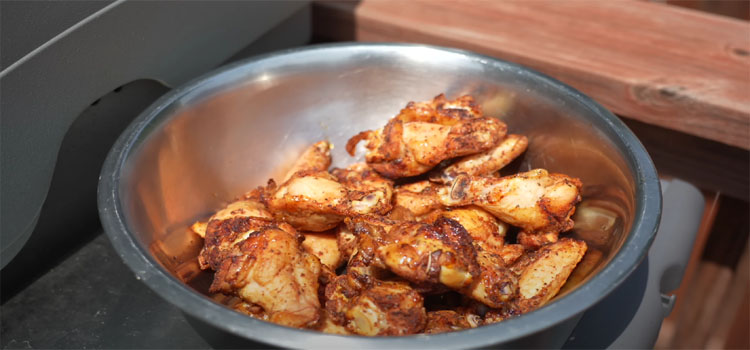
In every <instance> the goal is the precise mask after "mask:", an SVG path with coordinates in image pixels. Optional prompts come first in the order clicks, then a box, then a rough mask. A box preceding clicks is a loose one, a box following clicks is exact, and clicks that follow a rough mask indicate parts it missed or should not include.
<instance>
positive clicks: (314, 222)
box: [267, 164, 393, 232]
mask: <svg viewBox="0 0 750 350" xmlns="http://www.w3.org/2000/svg"><path fill="white" fill-rule="evenodd" d="M271 192H273V194H272V195H271V196H270V197H269V198H268V200H267V203H268V208H269V209H270V210H271V212H272V213H273V214H274V215H275V217H276V218H277V219H279V220H282V221H285V222H288V223H289V224H291V225H292V226H294V227H295V228H297V229H299V230H303V231H313V232H321V231H326V230H330V229H332V228H334V227H336V226H337V225H338V224H339V223H340V222H342V221H343V220H344V217H346V216H350V215H359V214H384V213H387V212H388V211H389V210H390V209H391V197H392V195H393V184H392V183H391V181H390V180H387V179H384V178H383V177H381V176H380V175H378V174H377V173H375V172H374V171H372V170H371V169H370V168H369V167H367V165H365V164H355V165H353V166H350V167H349V168H346V169H335V170H334V172H333V174H331V173H328V172H327V171H318V170H301V171H297V172H296V173H294V174H293V175H292V176H291V177H290V178H289V180H287V181H286V182H284V183H283V184H281V185H280V186H279V187H278V189H275V190H273V191H271Z"/></svg>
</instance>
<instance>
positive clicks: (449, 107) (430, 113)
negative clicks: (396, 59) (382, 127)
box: [395, 94, 482, 125]
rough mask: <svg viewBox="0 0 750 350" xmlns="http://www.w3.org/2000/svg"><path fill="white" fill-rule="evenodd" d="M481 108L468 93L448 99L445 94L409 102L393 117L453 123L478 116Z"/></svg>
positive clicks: (406, 119) (442, 123)
mask: <svg viewBox="0 0 750 350" xmlns="http://www.w3.org/2000/svg"><path fill="white" fill-rule="evenodd" d="M481 116H482V110H481V108H480V107H479V105H478V104H477V102H476V101H474V97H472V96H469V95H464V96H461V97H459V98H457V99H455V100H453V101H448V99H447V98H445V94H440V95H437V96H435V98H433V99H432V101H424V102H409V103H408V104H407V105H406V107H404V109H402V110H401V111H400V112H399V113H398V115H397V116H396V117H395V118H396V119H398V120H399V121H402V122H404V123H409V122H426V123H436V124H441V125H453V124H455V123H457V122H458V121H460V120H465V119H472V118H479V117H481Z"/></svg>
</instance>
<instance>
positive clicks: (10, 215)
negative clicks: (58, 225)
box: [0, 0, 310, 267]
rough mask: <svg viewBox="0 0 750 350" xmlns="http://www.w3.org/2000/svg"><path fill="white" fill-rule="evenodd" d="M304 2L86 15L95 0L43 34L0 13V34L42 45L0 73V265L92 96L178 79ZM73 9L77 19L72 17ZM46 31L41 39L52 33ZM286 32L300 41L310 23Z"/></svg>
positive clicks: (20, 241) (159, 6) (20, 239)
mask: <svg viewBox="0 0 750 350" xmlns="http://www.w3.org/2000/svg"><path fill="white" fill-rule="evenodd" d="M29 6H30V7H33V6H35V5H29ZM38 6H40V7H43V6H44V5H38ZM306 6H309V5H308V1H306V0H302V1H184V2H176V1H122V0H120V1H115V2H112V3H108V4H107V5H106V6H105V7H103V8H101V9H100V10H98V11H96V12H95V13H93V14H91V15H89V16H85V15H86V14H87V13H90V11H93V10H95V7H90V8H85V6H81V8H82V9H81V11H78V12H77V15H76V16H72V17H71V18H70V19H68V20H66V21H62V22H60V23H59V24H58V25H54V26H51V27H50V29H49V30H52V29H55V30H62V29H64V27H65V26H67V25H71V27H70V28H69V30H67V31H65V32H63V33H64V35H56V36H53V37H52V38H51V39H50V40H47V41H44V39H34V40H32V39H31V38H27V37H26V36H24V35H21V34H19V33H24V32H23V29H16V28H13V29H11V28H9V27H10V26H11V25H19V26H21V27H23V26H24V25H26V24H27V23H28V22H29V21H24V20H19V21H6V20H5V16H3V18H2V19H3V28H2V29H3V34H6V35H7V36H8V39H7V40H11V41H15V40H22V41H23V40H27V44H29V43H40V42H44V45H42V46H39V47H33V48H31V47H26V48H22V49H18V52H24V51H28V50H32V51H31V53H30V54H27V55H25V56H23V57H21V58H20V59H19V60H17V61H15V62H14V63H12V64H10V65H9V66H8V67H4V68H3V70H2V71H1V72H0V95H2V99H0V114H2V118H1V119H0V147H1V148H2V150H3V151H2V153H0V159H1V160H2V165H3V171H2V173H0V194H1V195H0V202H1V204H2V205H0V215H2V217H3V220H2V222H0V241H1V242H0V243H2V244H0V251H1V252H2V254H0V267H3V266H5V265H6V264H7V263H8V262H9V261H10V260H11V259H12V258H13V257H14V256H15V254H16V253H17V252H18V251H19V250H20V249H21V248H22V247H23V245H24V243H25V242H26V241H27V240H28V238H29V236H30V235H31V233H32V231H33V229H34V227H35V226H36V224H37V222H38V220H39V214H40V211H41V207H42V205H43V203H44V200H45V198H46V195H47V193H48V190H49V186H50V182H51V179H52V175H53V170H54V166H55V163H56V158H57V155H58V151H59V149H60V146H61V143H62V140H63V137H64V135H65V134H66V132H67V131H68V129H69V128H70V126H71V125H72V124H73V122H74V120H75V119H76V118H77V117H78V116H79V115H80V113H81V112H82V111H83V110H85V109H86V108H87V107H88V106H89V105H90V104H91V103H92V102H93V101H95V100H97V99H98V98H100V97H101V96H103V95H105V94H106V93H108V92H110V91H112V90H113V89H115V88H117V87H118V86H122V85H124V84H127V83H130V82H132V81H134V80H138V79H153V80H156V81H159V82H160V83H163V84H164V85H167V86H177V85H179V84H181V83H183V82H185V81H187V80H189V79H191V78H193V77H195V76H196V75H198V74H202V73H204V72H206V71H208V70H209V69H211V68H214V67H216V66H217V65H219V64H221V63H222V62H226V61H227V59H229V58H230V57H232V56H234V55H235V54H237V53H238V51H240V50H242V49H243V48H245V47H247V46H248V45H249V44H251V43H252V42H253V41H255V40H257V39H258V38H260V37H261V36H262V35H264V34H265V33H267V32H268V31H269V30H272V29H273V28H274V27H275V26H277V25H278V24H279V23H281V22H282V21H284V20H286V19H287V18H289V17H290V16H293V15H294V14H295V13H297V12H299V11H301V10H303V9H304V8H305V7H306ZM5 7H6V5H3V10H5ZM11 7H14V6H13V5H11ZM22 7H23V6H22ZM22 12H23V11H18V12H16V11H14V10H11V11H10V12H9V13H7V14H6V15H13V14H14V13H22ZM45 13H47V12H45ZM81 16H85V18H83V19H82V20H80V21H79V22H77V23H75V24H73V23H72V22H75V20H76V19H78V18H80V17H81ZM32 22H34V21H32ZM307 23H309V22H307ZM6 27H8V28H7V29H6ZM6 30H7V32H6ZM49 30H48V31H47V34H46V35H44V36H42V37H43V38H47V37H49V35H52V34H51V32H49ZM289 34H291V35H295V36H296V37H303V38H304V40H305V41H307V40H308V39H309V37H310V30H309V28H304V29H298V30H294V31H289ZM15 35H18V36H19V37H13V36H15ZM5 40H6V39H3V43H5ZM286 40H290V41H296V38H286ZM32 46H33V45H32ZM3 50H5V47H3Z"/></svg>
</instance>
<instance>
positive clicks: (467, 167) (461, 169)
mask: <svg viewBox="0 0 750 350" xmlns="http://www.w3.org/2000/svg"><path fill="white" fill-rule="evenodd" d="M528 145H529V140H528V138H527V137H526V136H522V135H516V134H510V135H507V136H505V138H504V139H503V140H502V141H501V142H500V143H499V144H498V145H497V146H495V147H493V148H491V149H489V150H487V151H484V152H480V153H477V154H472V155H469V156H465V157H463V158H461V159H459V160H458V161H456V162H455V163H453V164H451V165H450V166H448V167H447V168H445V169H442V170H440V171H437V172H435V173H433V174H430V180H431V181H435V182H439V183H445V184H447V183H450V182H451V181H453V180H454V179H455V178H456V176H458V175H459V174H466V175H470V176H488V175H492V174H493V173H495V172H497V171H498V170H500V169H502V168H503V167H504V166H506V165H508V164H510V162H512V161H513V160H514V159H516V158H517V157H518V156H519V155H521V153H523V152H524V151H526V147H528Z"/></svg>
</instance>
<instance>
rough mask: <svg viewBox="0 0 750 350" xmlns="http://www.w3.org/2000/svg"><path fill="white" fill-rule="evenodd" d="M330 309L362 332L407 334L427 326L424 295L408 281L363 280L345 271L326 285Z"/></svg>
mask: <svg viewBox="0 0 750 350" xmlns="http://www.w3.org/2000/svg"><path fill="white" fill-rule="evenodd" d="M326 299H327V302H326V311H327V312H328V315H329V316H330V317H331V319H332V320H333V321H334V322H335V323H337V324H343V325H344V326H345V327H346V329H347V330H349V331H350V332H352V333H355V334H360V335H370V336H373V335H407V334H415V333H419V332H421V331H422V330H423V329H424V326H425V323H426V321H427V315H426V312H425V309H424V299H423V298H422V295H420V294H419V293H418V292H417V291H415V290H414V289H412V288H411V287H410V286H409V284H407V283H406V282H397V281H380V280H377V279H374V278H368V279H366V280H361V279H357V278H354V277H352V276H351V275H350V274H344V275H341V276H338V277H336V278H335V279H334V280H333V281H332V282H331V283H330V284H328V286H326Z"/></svg>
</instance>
